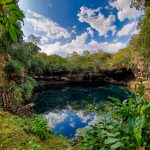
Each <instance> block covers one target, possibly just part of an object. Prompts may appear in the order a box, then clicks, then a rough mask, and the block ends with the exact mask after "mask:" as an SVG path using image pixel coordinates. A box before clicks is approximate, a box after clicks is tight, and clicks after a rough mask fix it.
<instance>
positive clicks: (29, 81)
mask: <svg viewBox="0 0 150 150" xmlns="http://www.w3.org/2000/svg"><path fill="white" fill-rule="evenodd" d="M35 85H36V81H35V80H34V79H33V78H32V77H29V76H28V77H26V78H25V80H24V82H23V83H22V84H21V87H22V89H23V95H24V97H25V99H26V100H29V99H30V98H31V96H32V92H33V89H34V87H35Z"/></svg>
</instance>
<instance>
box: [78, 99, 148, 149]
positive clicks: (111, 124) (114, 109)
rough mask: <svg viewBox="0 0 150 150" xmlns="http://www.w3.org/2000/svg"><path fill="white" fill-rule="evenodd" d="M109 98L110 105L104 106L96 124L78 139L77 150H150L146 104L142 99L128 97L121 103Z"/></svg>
mask: <svg viewBox="0 0 150 150" xmlns="http://www.w3.org/2000/svg"><path fill="white" fill-rule="evenodd" d="M111 99H113V100H114V103H113V104H112V105H111V106H106V112H105V113H104V114H103V115H102V117H100V122H99V124H97V125H94V126H93V128H92V129H91V130H89V131H87V132H86V133H85V135H83V136H81V142H80V143H81V148H82V149H84V150H89V149H91V150H95V149H101V150H109V149H119V150H129V149H130V150H135V149H140V148H143V149H150V145H149V141H150V136H149V133H150V103H145V102H144V99H143V97H137V98H133V97H131V98H129V100H124V101H123V102H122V103H121V102H120V100H118V99H115V98H111Z"/></svg>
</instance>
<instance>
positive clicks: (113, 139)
mask: <svg viewBox="0 0 150 150" xmlns="http://www.w3.org/2000/svg"><path fill="white" fill-rule="evenodd" d="M119 140H120V139H118V138H108V139H106V140H105V141H104V143H105V144H112V143H115V142H118V141H119Z"/></svg>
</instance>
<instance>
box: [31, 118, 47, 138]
mask: <svg viewBox="0 0 150 150" xmlns="http://www.w3.org/2000/svg"><path fill="white" fill-rule="evenodd" d="M29 132H31V133H32V134H35V135H37V136H39V137H40V138H41V139H47V138H49V137H50V130H49V127H48V123H47V120H46V119H44V118H43V116H41V115H35V116H34V117H33V118H32V120H31V124H30V129H29Z"/></svg>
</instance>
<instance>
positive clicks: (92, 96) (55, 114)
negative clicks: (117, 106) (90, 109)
mask: <svg viewBox="0 0 150 150" xmlns="http://www.w3.org/2000/svg"><path fill="white" fill-rule="evenodd" d="M127 91H128V90H127V89H126V88H125V87H119V86H108V85H107V86H101V87H84V86H66V87H51V88H48V89H44V90H43V89H42V90H41V91H40V89H39V90H38V91H37V92H36V93H35V94H34V96H33V100H34V102H35V107H34V110H35V112H36V113H40V114H45V116H46V118H47V119H48V125H49V127H50V128H51V131H52V132H54V133H56V134H61V135H63V136H66V137H70V138H72V137H75V135H76V131H77V129H79V128H85V129H89V128H90V126H91V125H92V124H94V123H96V122H98V117H97V116H96V115H95V114H94V113H89V114H85V113H83V112H84V109H85V107H86V105H88V104H91V105H95V104H97V105H99V106H102V104H104V103H106V102H108V101H109V99H108V96H114V97H117V98H120V99H124V98H126V97H127V96H128V94H127Z"/></svg>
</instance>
